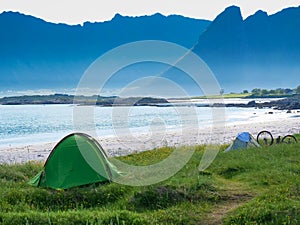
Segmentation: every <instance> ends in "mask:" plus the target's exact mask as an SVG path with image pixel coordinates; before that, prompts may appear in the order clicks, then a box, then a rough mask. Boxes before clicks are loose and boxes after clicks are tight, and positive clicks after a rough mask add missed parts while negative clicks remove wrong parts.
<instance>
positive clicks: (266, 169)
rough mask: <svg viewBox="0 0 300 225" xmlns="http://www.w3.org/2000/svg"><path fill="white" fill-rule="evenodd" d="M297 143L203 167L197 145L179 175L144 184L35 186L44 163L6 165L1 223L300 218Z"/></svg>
mask: <svg viewBox="0 0 300 225" xmlns="http://www.w3.org/2000/svg"><path fill="white" fill-rule="evenodd" d="M298 137H299V136H298ZM225 147H226V146H225V145H224V146H221V149H225ZM299 147H300V146H299V144H295V145H284V144H279V145H275V146H271V147H268V148H255V149H247V150H240V151H232V152H228V153H224V152H222V151H221V152H220V153H219V154H218V156H217V158H216V159H215V160H214V162H213V163H212V164H211V166H210V167H209V168H208V169H207V170H206V171H205V172H200V171H199V170H198V165H199V161H200V160H201V157H202V154H203V150H204V146H195V153H194V154H193V156H192V158H191V159H190V161H189V162H188V163H187V164H186V165H185V167H184V168H183V169H182V170H180V171H179V172H178V173H177V174H176V175H174V176H173V177H171V178H169V179H168V180H166V181H164V182H161V183H158V184H155V185H151V186H144V187H131V186H125V185H121V184H117V183H105V184H93V185H88V186H84V187H77V188H72V189H69V190H60V191H56V190H50V189H41V188H34V187H31V186H29V185H28V184H27V181H28V180H29V179H30V178H31V177H33V176H34V175H35V174H36V173H37V172H38V171H40V170H41V168H42V166H43V165H42V164H41V163H37V162H28V163H25V164H15V165H5V164H2V165H0V196H1V198H0V224H10V225H14V224H18V225H19V224H97V225H100V224H113V225H115V224H117V225H123V224H136V225H137V224H185V225H186V224H208V225H209V224H300V149H299ZM172 151H173V149H172V148H169V147H164V148H159V149H154V150H151V151H146V152H142V153H138V154H132V155H128V156H124V157H121V158H119V159H120V160H122V161H125V162H128V163H131V164H135V165H149V164H152V163H154V162H157V161H160V160H162V159H164V158H166V157H167V156H168V155H169V154H170V153H171V152H172Z"/></svg>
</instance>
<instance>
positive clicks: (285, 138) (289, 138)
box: [282, 134, 297, 144]
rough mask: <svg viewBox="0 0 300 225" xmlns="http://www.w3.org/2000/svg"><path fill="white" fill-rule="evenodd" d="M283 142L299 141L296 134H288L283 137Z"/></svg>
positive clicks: (292, 142)
mask: <svg viewBox="0 0 300 225" xmlns="http://www.w3.org/2000/svg"><path fill="white" fill-rule="evenodd" d="M282 143H285V144H295V143H297V139H296V137H295V136H294V135H290V134H289V135H286V136H284V137H283V138H282Z"/></svg>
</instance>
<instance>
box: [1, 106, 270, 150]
mask: <svg viewBox="0 0 300 225" xmlns="http://www.w3.org/2000/svg"><path fill="white" fill-rule="evenodd" d="M73 107H74V106H73V105H16V106H5V105H0V147H11V146H17V145H30V144H36V143H46V142H57V141H59V140H60V139H61V138H62V137H64V136H65V135H67V134H69V133H72V132H75V131H76V132H84V130H78V128H77V130H75V128H74V124H73ZM116 108H117V109H116ZM116 108H112V107H94V109H93V110H94V120H93V121H94V124H93V126H95V127H96V130H97V134H98V136H112V135H114V134H115V133H116V132H117V133H120V132H128V131H130V132H132V133H144V132H149V130H153V129H154V131H155V130H157V131H159V130H162V129H164V130H166V131H168V130H176V129H182V127H183V126H187V127H188V126H190V127H195V126H199V127H205V126H210V125H212V110H211V108H206V107H178V108H173V107H149V106H139V107H116ZM257 112H259V113H260V114H264V113H265V112H266V110H259V111H258V110H257V109H253V108H228V109H226V114H225V117H224V122H226V124H232V123H236V122H239V121H247V120H249V119H253V117H259V113H257ZM194 113H195V115H196V117H195V115H194ZM125 128H128V129H125Z"/></svg>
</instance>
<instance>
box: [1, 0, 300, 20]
mask: <svg viewBox="0 0 300 225" xmlns="http://www.w3.org/2000/svg"><path fill="white" fill-rule="evenodd" d="M230 5H237V6H240V7H241V10H242V14H243V17H244V18H245V17H247V16H249V15H251V14H253V13H254V12H256V11H257V10H258V9H262V10H264V11H267V12H268V14H273V13H276V12H278V11H280V10H281V9H283V8H287V7H290V6H299V5H300V0H0V13H1V12H3V11H18V12H21V13H24V14H28V15H33V16H36V17H39V18H42V19H44V20H46V21H51V22H56V23H57V22H63V23H68V24H79V23H80V24H81V23H83V22H84V21H91V22H93V21H105V20H110V19H111V18H112V17H113V16H114V15H115V14H116V13H120V14H122V15H129V16H141V15H151V14H154V13H157V12H159V13H162V14H164V15H170V14H179V15H184V16H187V17H193V18H199V19H209V20H213V19H214V18H215V17H216V16H217V15H218V14H219V13H220V12H222V11H223V10H224V9H225V8H226V7H227V6H230Z"/></svg>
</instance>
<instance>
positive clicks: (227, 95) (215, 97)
mask: <svg viewBox="0 0 300 225" xmlns="http://www.w3.org/2000/svg"><path fill="white" fill-rule="evenodd" d="M249 96H251V93H246V94H243V93H230V94H223V95H211V96H198V97H193V98H194V99H219V98H247V97H249Z"/></svg>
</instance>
